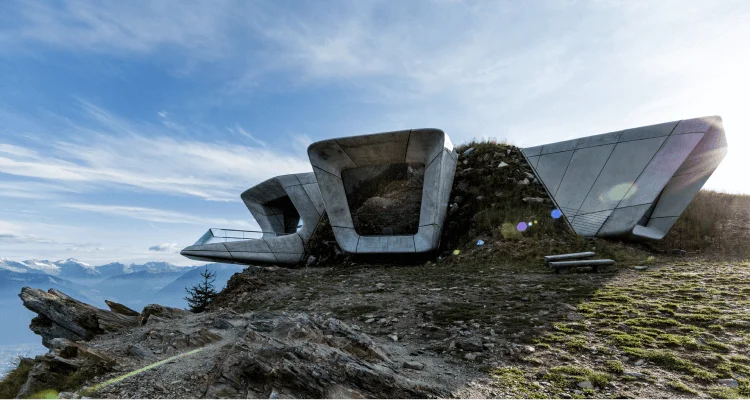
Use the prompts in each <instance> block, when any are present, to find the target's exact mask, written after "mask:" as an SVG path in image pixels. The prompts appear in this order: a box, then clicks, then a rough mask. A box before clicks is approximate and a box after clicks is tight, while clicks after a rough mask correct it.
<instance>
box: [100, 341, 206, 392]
mask: <svg viewBox="0 0 750 400" xmlns="http://www.w3.org/2000/svg"><path fill="white" fill-rule="evenodd" d="M205 349H206V348H205V347H200V348H197V349H194V350H190V351H188V352H185V353H181V354H177V355H176V356H172V357H169V358H167V359H164V360H161V361H157V362H155V363H153V364H149V365H147V366H145V367H143V368H139V369H137V370H135V371H130V372H128V373H127V374H125V375H121V376H118V377H116V378H112V379H110V380H108V381H106V382H102V383H99V384H97V385H94V386H91V387H89V388H88V389H87V390H86V391H85V393H86V394H87V395H91V394H94V393H96V392H97V391H99V390H101V389H103V388H105V387H107V386H109V385H112V384H115V383H117V382H120V381H122V380H125V379H127V378H130V377H133V376H136V375H140V374H142V373H144V372H146V371H148V370H150V369H153V368H156V367H158V366H160V365H164V364H166V363H168V362H172V361H175V360H177V359H178V358H182V357H187V356H190V355H193V354H196V353H200V352H201V351H203V350H205Z"/></svg>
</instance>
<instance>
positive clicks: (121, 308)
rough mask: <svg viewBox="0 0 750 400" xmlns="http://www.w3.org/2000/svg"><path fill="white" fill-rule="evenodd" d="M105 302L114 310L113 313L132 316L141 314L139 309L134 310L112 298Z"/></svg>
mask: <svg viewBox="0 0 750 400" xmlns="http://www.w3.org/2000/svg"><path fill="white" fill-rule="evenodd" d="M104 302H105V303H106V304H107V307H109V309H110V311H112V312H113V313H117V314H122V315H128V316H131V317H137V316H139V315H140V313H138V311H135V310H132V309H130V308H129V307H127V306H125V305H122V304H120V303H116V302H114V301H110V300H104Z"/></svg>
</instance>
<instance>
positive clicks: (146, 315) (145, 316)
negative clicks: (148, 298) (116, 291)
mask: <svg viewBox="0 0 750 400" xmlns="http://www.w3.org/2000/svg"><path fill="white" fill-rule="evenodd" d="M190 314H191V313H190V312H188V311H185V310H181V309H179V308H172V307H165V306H162V305H159V304H149V305H147V306H146V307H144V308H143V311H141V314H140V316H139V317H138V323H140V324H141V325H145V324H146V323H148V322H149V321H150V322H156V321H163V320H167V319H175V318H183V317H185V316H187V315H190Z"/></svg>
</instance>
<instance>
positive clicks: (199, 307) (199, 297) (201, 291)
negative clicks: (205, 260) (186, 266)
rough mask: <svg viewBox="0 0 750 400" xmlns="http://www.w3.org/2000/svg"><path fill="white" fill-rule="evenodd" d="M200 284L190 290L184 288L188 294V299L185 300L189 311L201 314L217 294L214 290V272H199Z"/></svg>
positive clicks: (207, 270) (206, 270)
mask: <svg viewBox="0 0 750 400" xmlns="http://www.w3.org/2000/svg"><path fill="white" fill-rule="evenodd" d="M201 278H203V281H202V282H199V283H198V284H197V285H193V287H191V288H190V289H188V288H185V291H186V292H187V293H188V295H189V296H188V297H185V300H187V302H188V307H189V309H190V311H192V312H194V313H199V312H203V311H205V310H206V307H208V305H209V304H211V302H212V301H213V299H214V297H216V295H217V294H218V293H217V292H216V288H214V281H215V280H216V272H213V271H209V269H208V268H206V269H204V270H203V271H201Z"/></svg>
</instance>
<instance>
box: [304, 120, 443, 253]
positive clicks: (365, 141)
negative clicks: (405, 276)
mask: <svg viewBox="0 0 750 400" xmlns="http://www.w3.org/2000/svg"><path fill="white" fill-rule="evenodd" d="M307 153H308V156H309V157H310V163H311V164H312V166H313V171H314V172H315V176H316V177H317V181H318V184H319V186H320V192H321V194H322V197H323V202H324V203H325V208H326V211H327V213H328V218H329V220H330V221H331V227H332V228H333V232H334V235H335V237H336V241H337V243H338V244H339V246H340V247H341V249H342V250H344V251H346V252H349V253H413V252H427V251H430V250H433V249H435V248H436V247H437V245H438V244H439V241H440V234H441V231H442V224H443V221H444V220H445V214H446V211H447V204H448V199H449V197H450V190H451V186H452V184H453V177H454V175H455V170H456V159H457V154H456V153H455V151H454V150H453V144H452V143H451V142H450V139H449V138H448V136H447V135H446V134H445V133H444V132H443V131H441V130H438V129H413V130H405V131H397V132H386V133H378V134H373V135H363V136H353V137H346V138H338V139H330V140H324V141H320V142H316V143H313V144H312V145H310V147H309V148H308V150H307ZM398 163H416V164H423V165H424V166H425V173H424V186H423V188H422V203H421V207H420V215H419V227H418V231H417V233H416V234H414V235H401V234H399V235H373V236H362V235H360V234H359V233H358V232H357V230H356V229H355V226H354V222H353V219H352V213H351V210H350V209H349V204H348V201H347V196H346V190H345V189H344V182H343V180H342V177H341V173H342V172H343V171H345V170H347V169H352V168H361V167H366V166H373V167H375V166H382V165H390V164H398ZM410 241H411V242H410Z"/></svg>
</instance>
